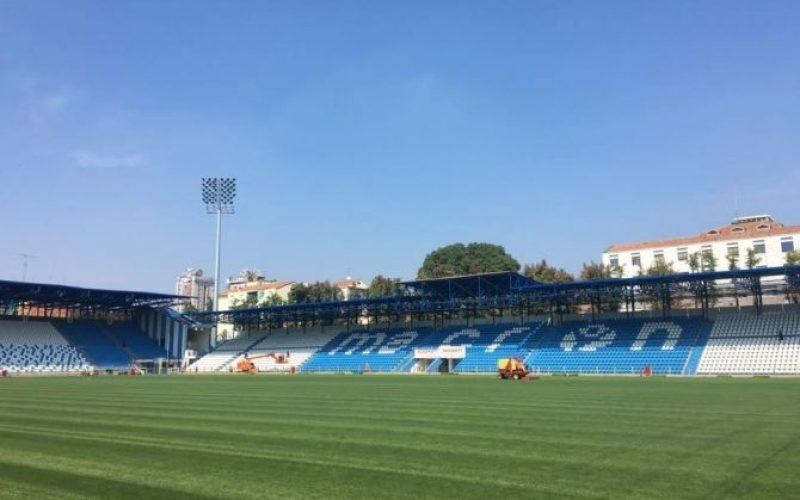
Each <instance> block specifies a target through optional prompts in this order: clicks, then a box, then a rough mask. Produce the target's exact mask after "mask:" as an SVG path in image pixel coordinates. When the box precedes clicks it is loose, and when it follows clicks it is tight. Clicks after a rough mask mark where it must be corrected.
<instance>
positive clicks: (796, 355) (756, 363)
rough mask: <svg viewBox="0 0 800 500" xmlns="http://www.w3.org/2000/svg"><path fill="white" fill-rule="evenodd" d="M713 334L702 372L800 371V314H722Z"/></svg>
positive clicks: (701, 363)
mask: <svg viewBox="0 0 800 500" xmlns="http://www.w3.org/2000/svg"><path fill="white" fill-rule="evenodd" d="M709 337H710V338H709V339H708V342H707V344H706V347H705V349H704V350H703V354H702V357H701V359H700V362H699V365H698V368H697V373H698V374H731V375H755V374H776V375H788V374H798V373H800V315H797V314H781V313H772V314H765V315H762V316H752V315H749V314H738V315H726V316H720V317H719V318H718V319H717V321H716V322H715V323H714V327H713V328H712V329H711V333H710V336H709Z"/></svg>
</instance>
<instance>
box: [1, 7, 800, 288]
mask: <svg viewBox="0 0 800 500" xmlns="http://www.w3.org/2000/svg"><path fill="white" fill-rule="evenodd" d="M798 26H800V3H798V2H796V1H786V2H774V1H752V2H735V1H724V2H723V1H718V2H683V1H680V2H679V1H676V2H641V1H631V2H589V1H585V2H565V1H548V2H537V1H521V2H511V1H507V2H489V1H484V2H466V1H454V2H445V1H441V2H429V1H421V2H412V1H403V2H396V1H393V2H365V1H336V2H328V1H324V2H266V1H265V2H184V1H167V2H164V1H153V2H144V1H137V2H80V1H71V2H61V1H58V2H40V1H28V0H26V1H9V0H6V1H3V2H0V116H1V117H2V119H0V158H2V160H0V209H2V212H3V214H4V215H3V217H2V219H3V222H2V230H1V232H0V234H2V238H0V279H19V278H20V277H21V272H22V266H21V258H20V257H19V256H18V255H17V254H18V253H21V252H24V253H30V254H34V255H35V256H36V257H35V258H33V259H31V261H30V268H29V271H28V278H29V279H31V280H39V281H48V282H50V281H52V282H63V283H71V284H79V285H86V286H100V287H113V288H137V289H147V290H154V291H170V290H171V289H172V287H173V286H174V278H175V276H176V275H177V274H178V273H179V272H180V271H181V270H182V269H183V268H185V267H188V266H200V267H203V268H205V269H206V270H207V271H209V272H210V271H211V267H212V263H213V231H214V223H213V218H212V217H211V216H208V215H206V214H205V213H204V210H203V207H202V205H201V204H200V194H199V189H200V177H202V176H235V177H237V178H239V179H240V189H239V198H238V200H237V206H238V213H237V214H236V215H235V216H233V217H228V218H226V220H225V229H224V230H225V240H224V251H223V274H224V275H227V274H233V273H235V272H236V271H237V270H239V269H241V268H243V267H256V268H259V269H262V270H263V271H265V272H266V273H267V275H268V276H269V277H273V278H279V279H294V280H316V279H337V278H340V277H343V276H344V275H345V274H348V273H349V274H352V275H354V276H358V277H361V278H363V279H369V278H371V277H372V276H373V275H375V274H377V273H383V274H387V275H390V276H399V277H405V278H409V277H413V275H414V274H415V272H416V269H417V267H418V266H419V264H420V263H421V261H422V259H423V258H424V256H425V254H426V253H427V252H428V251H430V250H431V249H433V248H436V247H438V246H441V245H444V244H448V243H452V242H456V241H464V242H469V241H488V242H495V243H500V244H503V245H505V247H506V248H507V249H508V250H509V252H510V253H511V254H512V255H514V256H515V257H517V258H518V259H519V260H520V261H522V262H530V261H535V260H538V259H541V258H547V259H548V260H549V261H551V262H552V263H554V264H557V265H560V266H564V267H567V268H568V269H570V270H577V269H578V268H579V267H580V264H581V263H582V262H584V261H589V260H592V259H594V260H597V259H598V258H599V256H600V254H601V252H602V251H603V249H604V248H605V247H606V246H608V245H609V244H611V243H614V242H620V241H628V240H639V239H650V238H657V237H666V236H675V235H683V234H686V233H695V232H699V231H701V230H703V229H705V228H708V227H713V226H715V225H718V224H722V223H725V222H726V221H728V220H729V219H730V218H731V217H732V216H733V215H735V214H736V212H737V202H736V200H737V198H738V212H739V213H741V214H745V213H753V212H756V213H762V212H767V213H772V214H773V215H775V216H776V217H777V218H778V219H780V220H782V221H784V222H787V223H800V204H798V193H799V192H800V189H798V186H800V57H798V54H800V30H798V29H797V27H798ZM737 192H738V196H736V193H737Z"/></svg>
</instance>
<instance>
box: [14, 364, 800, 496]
mask: <svg viewBox="0 0 800 500" xmlns="http://www.w3.org/2000/svg"><path fill="white" fill-rule="evenodd" d="M0 403H2V413H1V414H0V415H1V416H0V497H3V498H6V497H8V498H15V497H19V498H54V497H63V498H83V497H98V498H123V497H125V498H141V497H147V498H182V497H200V498H203V497H207V498H212V497H214V498H217V497H228V498H254V497H273V498H325V499H328V498H375V497H398V498H399V497H403V498H423V497H445V498H452V497H456V498H499V497H501V496H502V497H506V498H511V497H514V496H516V497H519V498H532V497H539V498H542V497H561V496H569V497H604V498H619V497H637V498H652V497H672V498H687V497H694V498H729V497H743V498H765V497H780V498H789V497H795V498H798V497H800V380H770V379H664V378H652V379H639V378H586V377H580V378H577V377H553V378H545V379H543V380H541V381H538V382H528V383H525V382H511V381H507V382H501V381H498V380H496V379H494V378H490V377H467V376H460V377H459V376H451V377H446V376H443V377H427V376H421V377H414V376H294V377H288V376H216V377H201V376H184V377H139V378H128V377H116V378H112V377H108V378H39V379H22V378H16V379H7V380H0Z"/></svg>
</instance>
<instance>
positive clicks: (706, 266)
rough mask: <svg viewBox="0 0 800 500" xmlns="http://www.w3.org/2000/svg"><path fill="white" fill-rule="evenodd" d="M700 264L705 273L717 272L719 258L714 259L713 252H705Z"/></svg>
mask: <svg viewBox="0 0 800 500" xmlns="http://www.w3.org/2000/svg"><path fill="white" fill-rule="evenodd" d="M700 264H701V267H702V268H703V271H716V270H717V258H716V257H714V253H713V252H703V253H702V254H701V257H700Z"/></svg>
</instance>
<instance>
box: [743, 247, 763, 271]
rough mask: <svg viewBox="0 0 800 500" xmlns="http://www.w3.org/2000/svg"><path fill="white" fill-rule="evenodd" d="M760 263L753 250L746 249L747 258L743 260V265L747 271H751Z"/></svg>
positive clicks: (759, 258)
mask: <svg viewBox="0 0 800 500" xmlns="http://www.w3.org/2000/svg"><path fill="white" fill-rule="evenodd" d="M760 262H761V257H759V256H758V254H757V253H756V251H755V249H753V248H748V249H747V258H746V259H745V265H746V266H747V269H753V268H754V267H756V266H757V265H758V264H759V263H760Z"/></svg>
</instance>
